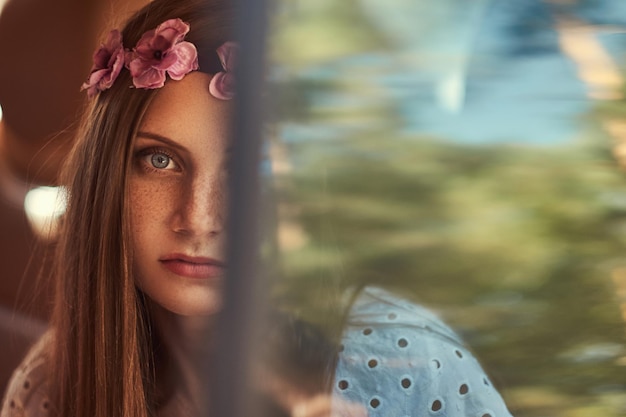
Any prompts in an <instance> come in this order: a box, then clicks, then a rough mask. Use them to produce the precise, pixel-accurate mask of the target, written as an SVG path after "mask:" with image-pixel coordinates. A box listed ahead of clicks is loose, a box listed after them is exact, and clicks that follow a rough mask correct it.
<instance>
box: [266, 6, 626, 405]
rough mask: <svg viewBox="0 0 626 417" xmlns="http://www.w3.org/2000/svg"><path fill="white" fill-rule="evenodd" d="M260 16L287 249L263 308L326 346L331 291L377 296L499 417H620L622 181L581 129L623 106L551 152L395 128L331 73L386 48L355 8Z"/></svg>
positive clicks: (337, 297) (336, 302)
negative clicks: (498, 403)
mask: <svg viewBox="0 0 626 417" xmlns="http://www.w3.org/2000/svg"><path fill="white" fill-rule="evenodd" d="M277 7H278V13H277V17H276V21H275V22H274V23H275V28H276V30H275V33H274V35H273V38H272V48H273V57H274V62H275V64H276V66H277V67H278V68H280V71H277V72H278V73H279V75H278V76H276V77H275V79H274V82H273V85H272V94H273V97H274V99H275V102H276V103H277V105H276V114H275V115H274V116H275V118H276V125H277V126H278V127H277V128H276V131H275V133H274V137H273V139H272V140H273V141H274V146H275V147H277V148H279V149H281V151H282V154H283V155H284V156H283V157H284V158H285V159H286V162H288V165H289V166H290V169H288V170H287V171H286V172H283V173H279V174H276V175H275V176H274V177H273V178H272V180H273V181H274V186H275V189H274V193H275V197H274V198H275V200H276V206H277V207H278V220H277V223H278V229H277V230H278V232H280V228H281V227H284V225H285V223H289V224H291V225H294V224H295V225H296V227H297V229H298V230H299V233H300V234H301V235H302V240H301V241H300V242H299V243H294V244H292V245H287V246H285V247H283V250H282V251H281V252H280V253H279V254H278V258H277V259H274V261H275V264H276V268H277V269H278V270H277V271H274V272H275V273H276V276H277V277H278V278H277V281H276V285H275V287H274V289H273V294H274V297H275V302H276V303H277V304H278V305H281V306H283V308H285V309H289V310H291V311H293V312H295V313H296V314H298V315H299V316H301V317H303V318H305V319H306V320H308V321H310V322H313V323H315V324H317V325H319V326H320V327H322V328H323V329H325V330H326V331H327V332H328V334H330V335H332V336H333V337H336V335H337V334H338V333H339V332H340V330H341V329H340V324H341V317H342V314H343V313H344V309H345V307H346V300H345V297H344V295H345V293H346V289H348V288H351V287H354V286H361V285H370V284H372V285H381V286H384V287H387V288H391V289H393V290H395V291H398V292H401V293H403V294H407V296H409V297H412V298H414V299H416V300H418V301H419V302H421V303H423V304H424V305H426V306H429V307H431V308H433V309H435V310H437V311H439V312H440V313H441V314H442V315H443V316H444V318H445V319H446V320H447V321H448V323H450V324H451V325H452V326H453V327H454V328H456V329H457V330H458V331H460V333H461V334H462V335H463V336H464V337H465V339H466V340H467V341H468V343H469V345H470V346H471V347H472V349H474V351H475V352H476V354H477V357H478V358H479V359H480V360H481V362H482V363H483V365H484V367H485V368H486V369H487V371H488V372H489V373H490V374H491V375H492V376H493V377H494V379H495V381H496V383H497V384H498V386H499V387H500V389H501V390H502V392H503V395H504V397H505V399H506V400H507V402H508V404H509V406H510V409H511V411H512V412H513V414H514V415H516V416H528V417H531V416H532V417H539V416H548V415H549V416H559V417H561V416H562V417H577V416H599V415H602V416H618V415H624V413H626V393H625V392H626V377H625V376H624V369H623V366H625V365H626V359H625V358H626V348H625V347H624V342H625V338H624V336H625V333H624V332H625V329H626V327H625V324H624V322H623V319H622V316H621V315H620V306H621V305H622V304H624V305H626V299H620V297H619V296H618V295H617V290H618V289H617V288H616V287H615V284H614V282H613V280H612V275H613V274H615V273H616V271H619V270H620V268H625V267H626V179H625V178H624V175H623V174H622V173H621V172H620V171H619V170H618V168H617V164H616V162H615V161H614V159H613V157H612V155H611V149H610V146H611V142H610V140H609V138H608V137H607V136H606V135H604V134H603V133H602V131H601V129H600V128H599V126H600V125H601V124H600V123H599V122H600V121H602V120H603V117H608V116H611V117H614V116H615V114H623V113H624V109H626V106H624V104H625V103H624V102H619V103H617V102H616V103H613V104H612V105H611V106H610V107H607V108H599V109H598V110H597V111H595V112H593V113H592V114H589V115H588V116H587V118H586V119H585V120H573V121H572V123H580V126H581V134H580V137H579V138H578V139H572V140H571V141H569V142H567V143H566V144H561V145H551V146H548V145H543V146H538V145H524V144H523V143H520V142H519V141H518V142H515V141H509V142H506V143H504V142H503V143H499V144H482V145H481V144H473V145H468V144H461V143H456V142H454V141H453V140H451V139H449V138H434V137H426V136H424V135H420V134H411V133H406V132H405V131H403V130H402V121H401V119H400V118H399V116H398V109H397V107H396V104H395V103H394V101H393V99H392V98H391V97H389V96H388V95H385V92H384V91H381V90H380V89H379V88H378V87H377V86H376V85H372V84H368V83H367V78H366V77H362V78H359V76H357V75H355V74H347V73H344V72H342V71H341V69H340V68H339V69H338V68H337V67H333V65H334V64H333V62H334V61H336V60H340V59H348V58H349V57H353V56H355V55H358V54H360V53H366V52H367V53H379V52H380V50H381V49H384V47H386V46H388V45H389V44H390V41H389V39H386V36H385V34H384V33H381V32H380V31H379V30H377V29H376V27H375V26H374V25H373V24H372V23H371V22H370V21H369V20H368V19H367V18H366V17H364V14H363V13H362V11H361V9H360V7H359V3H358V2H356V1H354V0H351V1H332V0H324V1H319V2H306V3H305V2H303V1H294V0H283V1H282V2H279V3H278V5H277ZM328 67H330V68H333V70H332V71H331V73H330V75H328V74H326V75H325V76H319V73H320V72H323V71H322V70H323V69H324V68H328ZM367 71H368V70H367V69H364V72H367ZM355 96H356V97H357V98H356V100H353V101H350V99H349V98H350V97H352V98H354V97H355ZM329 97H330V98H329ZM415 117H420V115H419V114H417V115H415ZM293 126H300V127H302V126H304V127H306V128H307V129H309V130H308V132H313V131H315V130H316V129H317V130H322V131H325V132H328V134H327V135H325V136H324V135H322V136H324V137H322V138H320V137H317V136H316V135H313V134H311V136H310V137H308V136H307V133H306V132H307V130H304V131H300V133H299V134H298V135H296V137H295V138H289V137H284V136H283V134H284V132H288V131H289V128H290V127H293ZM302 132H304V133H302ZM274 162H276V161H274ZM283 162H285V161H283ZM277 240H278V238H277Z"/></svg>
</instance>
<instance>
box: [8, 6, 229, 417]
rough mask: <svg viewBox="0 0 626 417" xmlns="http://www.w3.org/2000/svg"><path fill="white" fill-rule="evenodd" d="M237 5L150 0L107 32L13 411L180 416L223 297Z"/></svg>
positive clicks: (193, 406) (196, 392)
mask: <svg viewBox="0 0 626 417" xmlns="http://www.w3.org/2000/svg"><path fill="white" fill-rule="evenodd" d="M233 14H234V12H233V10H232V6H231V3H230V2H228V1H226V0H224V1H222V0H154V1H153V2H151V3H149V4H148V5H147V6H146V7H145V8H144V9H142V10H141V11H139V12H138V13H137V14H136V15H134V16H133V17H132V18H131V19H130V20H129V21H128V23H127V24H126V26H125V27H124V28H123V29H121V30H119V31H117V30H114V31H111V32H110V33H109V35H108V37H107V38H106V41H105V42H104V43H103V44H102V46H101V47H100V48H99V49H98V50H97V51H96V53H95V54H94V67H93V69H92V72H91V74H90V76H89V79H88V80H87V81H86V82H85V84H84V85H83V89H85V90H86V91H87V94H88V96H89V97H90V105H89V108H88V109H87V111H86V113H85V115H84V118H83V123H82V128H81V130H80V133H79V134H78V136H77V140H76V143H75V146H74V148H73V151H72V153H71V155H69V157H68V160H67V163H66V166H65V171H64V173H63V176H62V184H63V185H65V187H66V189H67V202H68V205H67V211H66V214H65V217H64V219H63V225H62V232H61V237H60V240H59V242H58V246H57V249H56V257H55V269H54V274H53V278H54V280H55V281H56V286H57V289H56V294H55V309H54V312H53V317H52V321H51V330H50V332H49V333H48V334H46V335H45V336H44V337H43V338H42V340H40V341H39V342H38V344H37V345H36V346H35V347H34V348H33V349H32V350H31V352H30V354H29V355H28V357H27V358H26V359H25V360H24V362H23V363H22V365H21V366H20V367H19V368H18V369H17V370H16V372H15V374H14V376H13V379H12V381H11V383H10V386H9V388H8V391H7V395H6V398H5V401H4V406H3V409H2V412H1V415H2V417H8V416H38V415H53V416H93V417H114V416H133V417H134V416H137V417H139V416H149V415H150V416H153V415H160V416H186V415H195V414H197V413H198V412H199V410H201V409H202V407H203V406H204V405H205V404H204V403H203V401H204V399H205V398H206V397H207V395H206V391H207V385H208V381H206V378H205V376H204V374H205V372H203V369H202V367H201V366H198V363H201V362H198V361H199V358H206V356H207V355H208V353H210V350H211V346H207V344H206V343H199V341H200V340H205V339H204V338H205V337H206V336H205V335H206V333H207V332H208V331H210V328H211V323H210V321H211V320H210V318H211V316H212V315H214V314H215V313H216V312H217V311H218V310H219V309H220V305H221V285H222V280H223V278H224V270H225V260H224V240H225V231H224V225H225V223H224V221H225V218H224V217H225V198H226V192H225V186H226V161H227V154H228V147H229V144H228V126H229V123H230V114H231V106H232V102H231V101H229V99H230V98H232V97H233V90H232V87H233V80H232V64H233V61H234V54H235V53H236V49H237V46H236V45H235V44H233V43H232V42H230V40H231V39H232V33H231V29H232V23H233Z"/></svg>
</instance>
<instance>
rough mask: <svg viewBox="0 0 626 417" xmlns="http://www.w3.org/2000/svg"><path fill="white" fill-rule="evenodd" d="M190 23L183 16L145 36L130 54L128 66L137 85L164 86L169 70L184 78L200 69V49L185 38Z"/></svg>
mask: <svg viewBox="0 0 626 417" xmlns="http://www.w3.org/2000/svg"><path fill="white" fill-rule="evenodd" d="M187 32H189V25H188V24H186V23H185V22H183V21H182V20H180V19H170V20H167V21H165V22H163V23H162V24H160V25H159V26H158V27H157V28H156V29H154V30H150V31H148V32H146V33H144V35H143V36H142V37H141V39H140V40H139V42H137V46H136V47H135V49H133V51H132V52H131V53H129V54H127V67H128V69H129V70H130V74H131V75H132V77H133V85H134V86H135V87H137V88H160V87H163V84H164V83H165V73H167V74H169V76H170V78H172V79H173V80H181V79H182V78H183V77H184V76H185V75H186V74H188V73H189V72H191V71H194V70H197V69H198V51H197V50H196V47H195V46H194V45H193V44H192V43H190V42H186V41H183V39H184V38H185V35H186V34H187Z"/></svg>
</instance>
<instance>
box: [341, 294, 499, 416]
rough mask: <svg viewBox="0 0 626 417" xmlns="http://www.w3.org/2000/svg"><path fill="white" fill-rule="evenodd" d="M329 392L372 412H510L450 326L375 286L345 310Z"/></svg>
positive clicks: (416, 306) (490, 414)
mask: <svg viewBox="0 0 626 417" xmlns="http://www.w3.org/2000/svg"><path fill="white" fill-rule="evenodd" d="M333 395H335V396H337V397H339V398H341V399H342V400H347V402H352V403H358V404H362V405H363V406H365V407H366V409H367V411H368V415H369V416H370V417H377V416H379V417H418V416H419V417H422V416H433V417H436V416H445V417H457V416H458V417H511V414H510V413H509V411H508V410H507V408H506V405H505V404H504V401H503V400H502V397H501V396H500V394H499V393H498V392H497V391H496V390H495V389H494V387H493V386H492V384H491V382H490V381H489V378H488V377H487V375H486V374H485V372H484V371H483V369H482V368H481V366H480V364H479V363H478V361H477V360H476V359H475V358H474V357H473V356H472V354H471V353H470V352H469V351H468V350H467V349H465V347H464V346H463V343H462V342H461V339H460V338H459V336H458V335H456V333H454V331H452V330H451V329H450V328H449V327H448V326H446V325H445V324H444V323H443V322H442V321H441V320H440V319H439V318H438V317H437V316H436V315H435V314H433V313H432V312H430V311H429V310H427V309H425V308H423V307H420V306H418V305H416V304H414V303H411V302H409V301H407V300H404V299H401V298H398V297H396V296H395V295H392V294H391V293H389V292H387V291H385V290H382V289H379V288H366V289H365V290H364V291H363V292H362V293H361V294H360V295H359V297H358V298H357V299H356V301H355V303H354V305H353V307H352V310H351V311H350V316H349V318H348V323H347V326H346V329H345V330H344V334H343V337H342V347H341V352H340V354H339V361H338V364H337V369H336V372H335V380H334V386H333ZM341 404H343V402H342V401H337V402H336V405H335V412H336V413H337V414H338V415H343V414H342V410H341V409H340V408H341Z"/></svg>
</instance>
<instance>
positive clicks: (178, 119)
mask: <svg viewBox="0 0 626 417" xmlns="http://www.w3.org/2000/svg"><path fill="white" fill-rule="evenodd" d="M210 80H211V75H208V74H204V73H201V72H197V71H196V72H192V73H190V74H187V76H185V78H183V79H182V80H180V81H174V80H168V81H167V82H166V83H165V86H163V87H162V88H161V89H159V91H158V92H157V93H156V96H155V98H154V99H153V100H152V102H151V103H150V105H149V106H148V109H147V111H146V114H145V116H144V118H143V120H142V122H141V124H140V126H139V130H140V131H147V132H150V133H156V134H159V135H162V136H166V137H168V138H169V139H172V140H175V141H177V142H188V141H190V140H193V141H200V142H204V143H205V144H206V145H225V144H226V142H227V141H228V137H229V135H228V128H229V126H230V117H231V113H232V103H231V102H230V101H224V100H219V99H216V98H215V97H213V96H212V95H211V94H210V93H209V82H210Z"/></svg>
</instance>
